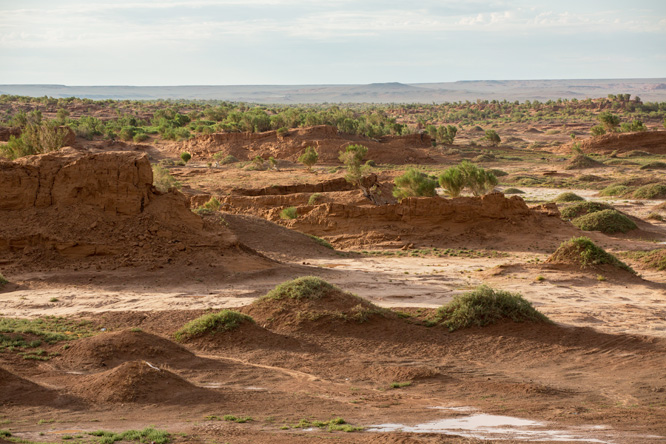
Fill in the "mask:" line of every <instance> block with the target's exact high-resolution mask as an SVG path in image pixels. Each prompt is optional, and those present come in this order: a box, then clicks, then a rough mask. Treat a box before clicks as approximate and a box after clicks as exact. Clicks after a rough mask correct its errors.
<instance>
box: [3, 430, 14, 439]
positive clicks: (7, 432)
mask: <svg viewBox="0 0 666 444" xmlns="http://www.w3.org/2000/svg"><path fill="white" fill-rule="evenodd" d="M10 436H12V432H10V431H9V430H5V429H0V437H4V438H9V437H10Z"/></svg>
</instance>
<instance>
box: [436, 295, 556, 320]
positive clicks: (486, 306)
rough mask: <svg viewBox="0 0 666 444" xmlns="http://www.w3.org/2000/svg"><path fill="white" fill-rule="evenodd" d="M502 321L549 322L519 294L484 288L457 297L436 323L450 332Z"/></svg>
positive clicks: (442, 312)
mask: <svg viewBox="0 0 666 444" xmlns="http://www.w3.org/2000/svg"><path fill="white" fill-rule="evenodd" d="M503 319H510V320H512V321H514V322H522V321H532V322H550V321H549V320H548V318H547V317H546V316H545V315H544V314H542V313H540V312H539V311H537V310H536V309H535V308H534V307H533V306H532V304H531V303H530V302H529V301H527V300H526V299H524V298H523V297H522V296H521V295H520V294H518V293H510V292H508V291H502V290H493V289H492V288H490V287H487V286H485V285H483V286H480V287H478V288H476V289H475V290H473V291H470V292H467V293H464V294H462V295H457V296H455V297H454V298H453V300H452V301H451V302H449V303H448V304H446V305H443V306H441V307H440V308H439V309H438V310H437V321H438V322H440V323H442V324H444V325H445V326H447V327H448V328H449V330H451V331H453V330H458V329H460V328H465V327H473V326H480V327H482V326H484V325H488V324H494V323H496V322H498V321H501V320H503Z"/></svg>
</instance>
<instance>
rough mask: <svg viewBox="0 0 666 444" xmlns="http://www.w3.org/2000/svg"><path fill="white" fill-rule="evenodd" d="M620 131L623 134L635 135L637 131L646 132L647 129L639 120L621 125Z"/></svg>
mask: <svg viewBox="0 0 666 444" xmlns="http://www.w3.org/2000/svg"><path fill="white" fill-rule="evenodd" d="M620 131H622V132H624V133H635V132H639V131H647V127H646V126H645V125H644V124H643V122H641V121H640V120H634V121H632V122H631V123H628V122H623V123H621V124H620Z"/></svg>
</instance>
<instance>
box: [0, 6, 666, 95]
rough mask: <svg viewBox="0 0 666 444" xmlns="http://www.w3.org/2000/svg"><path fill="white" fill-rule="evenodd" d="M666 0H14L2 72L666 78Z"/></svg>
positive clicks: (30, 75) (260, 77)
mask: <svg viewBox="0 0 666 444" xmlns="http://www.w3.org/2000/svg"><path fill="white" fill-rule="evenodd" d="M665 48H666V1H664V0H634V1H632V2H626V1H618V0H605V1H597V0H588V1H580V0H579V1H573V0H560V1H558V2H552V1H549V2H545V1H528V0H489V1H474V0H471V1H464V2H463V1H449V0H440V1H435V0H422V1H419V2H405V1H396V0H385V1H378V0H367V1H358V0H357V1H352V0H328V1H325V2H324V1H318V0H310V1H306V0H192V1H186V0H159V1H158V0H142V1H127V0H115V1H114V0H105V1H93V0H90V1H84V0H59V1H58V2H53V1H52V0H51V1H45V0H22V1H20V2H17V1H9V0H0V84H2V83H5V84H6V83H24V84H25V83H58V84H67V85H241V84H349V83H361V84H362V83H375V82H403V83H427V82H447V81H456V80H478V79H489V80H490V79H492V80H504V79H582V78H646V77H666V49H665Z"/></svg>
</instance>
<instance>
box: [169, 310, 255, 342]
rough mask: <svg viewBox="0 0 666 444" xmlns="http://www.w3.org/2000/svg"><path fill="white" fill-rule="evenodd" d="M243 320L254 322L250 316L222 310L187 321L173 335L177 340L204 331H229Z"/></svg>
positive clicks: (204, 332) (202, 333) (198, 334)
mask: <svg viewBox="0 0 666 444" xmlns="http://www.w3.org/2000/svg"><path fill="white" fill-rule="evenodd" d="M244 322H252V323H254V320H253V319H252V318H251V317H250V316H248V315H245V314H243V313H239V312H237V311H232V310H222V311H220V312H219V313H211V314H207V315H203V316H201V317H199V318H196V319H194V320H192V321H190V322H188V323H187V324H185V325H184V326H183V327H182V328H181V329H180V330H178V331H177V332H176V333H174V337H175V338H176V340H178V341H186V340H189V339H192V338H196V337H199V336H202V335H204V334H206V333H210V334H214V333H221V332H225V331H230V330H233V329H235V328H237V327H238V326H240V325H241V324H242V323H244Z"/></svg>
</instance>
